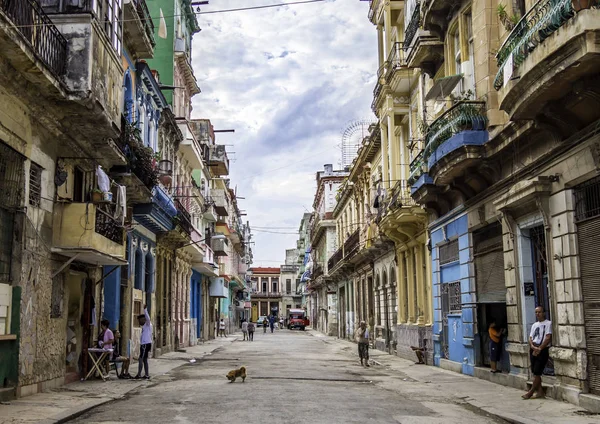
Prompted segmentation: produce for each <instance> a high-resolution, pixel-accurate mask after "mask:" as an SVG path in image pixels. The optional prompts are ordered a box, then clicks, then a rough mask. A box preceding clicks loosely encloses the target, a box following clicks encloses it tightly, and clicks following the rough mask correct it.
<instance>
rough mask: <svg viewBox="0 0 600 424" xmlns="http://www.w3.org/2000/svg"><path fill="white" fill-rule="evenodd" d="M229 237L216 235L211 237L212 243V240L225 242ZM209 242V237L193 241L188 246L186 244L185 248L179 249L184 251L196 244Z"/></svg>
mask: <svg viewBox="0 0 600 424" xmlns="http://www.w3.org/2000/svg"><path fill="white" fill-rule="evenodd" d="M226 238H227V237H225V235H224V234H215V235H214V236H212V237H210V239H211V241H212V240H225V239H226ZM206 240H208V237H206V238H203V239H202V240H198V241H193V242H191V243H188V244H184V245H183V246H180V247H178V248H177V249H182V248H184V247H188V246H193V245H194V244H198V243H202V242H203V241H206Z"/></svg>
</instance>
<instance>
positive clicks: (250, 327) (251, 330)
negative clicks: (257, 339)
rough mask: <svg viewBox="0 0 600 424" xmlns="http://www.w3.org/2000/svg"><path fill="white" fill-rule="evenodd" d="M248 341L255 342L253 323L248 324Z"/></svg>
mask: <svg viewBox="0 0 600 424" xmlns="http://www.w3.org/2000/svg"><path fill="white" fill-rule="evenodd" d="M248 340H250V341H251V342H253V341H254V323H253V322H249V323H248Z"/></svg>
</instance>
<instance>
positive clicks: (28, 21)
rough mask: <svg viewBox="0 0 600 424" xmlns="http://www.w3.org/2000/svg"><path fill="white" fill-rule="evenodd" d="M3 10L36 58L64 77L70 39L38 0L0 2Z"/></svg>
mask: <svg viewBox="0 0 600 424" xmlns="http://www.w3.org/2000/svg"><path fill="white" fill-rule="evenodd" d="M0 9H1V10H2V11H3V12H4V13H5V14H6V15H7V16H8V18H9V19H10V20H11V21H12V22H13V23H14V25H15V27H16V30H17V31H19V32H20V33H21V35H23V37H25V39H26V40H27V43H28V44H29V45H30V47H31V49H32V51H33V53H34V54H35V56H36V57H37V58H38V59H40V60H41V61H42V62H43V63H44V64H45V65H46V66H47V67H48V69H49V70H50V71H51V72H52V74H54V76H55V77H57V78H61V77H62V76H63V75H64V73H65V69H66V68H65V67H66V63H67V40H66V39H65V37H63V35H62V34H61V33H60V31H59V30H58V29H57V28H56V26H55V25H54V24H53V23H52V21H51V20H50V18H49V17H48V16H47V15H46V13H45V12H44V10H43V9H42V7H41V6H40V4H39V3H38V2H37V0H0Z"/></svg>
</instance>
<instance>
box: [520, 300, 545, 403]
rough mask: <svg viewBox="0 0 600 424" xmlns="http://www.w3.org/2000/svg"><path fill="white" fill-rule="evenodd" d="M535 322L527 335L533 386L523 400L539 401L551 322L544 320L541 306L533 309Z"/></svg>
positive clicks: (541, 394)
mask: <svg viewBox="0 0 600 424" xmlns="http://www.w3.org/2000/svg"><path fill="white" fill-rule="evenodd" d="M535 317H536V318H537V322H535V323H534V324H533V325H532V326H531V332H530V333H529V359H530V360H531V373H532V374H533V384H532V385H531V389H529V391H528V392H527V393H525V394H524V395H523V396H521V397H522V398H523V399H541V398H543V397H544V388H543V387H542V374H543V373H544V368H546V364H547V363H548V358H549V350H550V343H552V322H551V321H550V320H547V319H546V313H545V311H544V308H543V307H542V306H538V307H537V308H535Z"/></svg>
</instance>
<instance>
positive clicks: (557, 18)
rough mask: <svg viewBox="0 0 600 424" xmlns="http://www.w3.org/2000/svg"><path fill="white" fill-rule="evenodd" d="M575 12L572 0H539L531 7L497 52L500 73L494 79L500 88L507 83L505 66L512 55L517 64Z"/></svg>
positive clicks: (515, 66)
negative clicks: (505, 81)
mask: <svg viewBox="0 0 600 424" xmlns="http://www.w3.org/2000/svg"><path fill="white" fill-rule="evenodd" d="M574 15H575V11H574V9H573V4H572V0H539V1H538V2H537V3H536V4H535V5H534V6H533V7H532V8H531V9H529V11H527V13H526V14H525V16H523V17H522V18H521V19H520V20H519V22H518V23H517V24H516V25H515V27H514V28H513V30H512V31H511V32H510V34H509V35H508V38H507V39H506V40H505V41H504V43H503V44H502V46H501V47H500V50H499V51H498V54H497V55H496V60H497V62H498V73H497V74H496V78H495V79H494V88H495V89H496V90H500V89H501V88H502V86H503V85H504V67H505V65H506V63H507V62H508V61H509V58H510V57H511V56H512V62H513V68H517V67H518V66H520V65H521V64H522V63H523V61H524V60H525V58H526V57H527V56H529V54H530V53H531V52H532V51H533V50H535V48H536V47H537V46H538V45H539V44H540V43H541V42H543V41H544V40H545V39H546V38H548V37H549V36H550V35H551V34H552V33H553V32H554V31H556V30H557V29H559V28H560V27H561V26H562V25H564V23H565V22H567V21H568V20H569V19H571V18H572V17H573V16H574Z"/></svg>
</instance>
